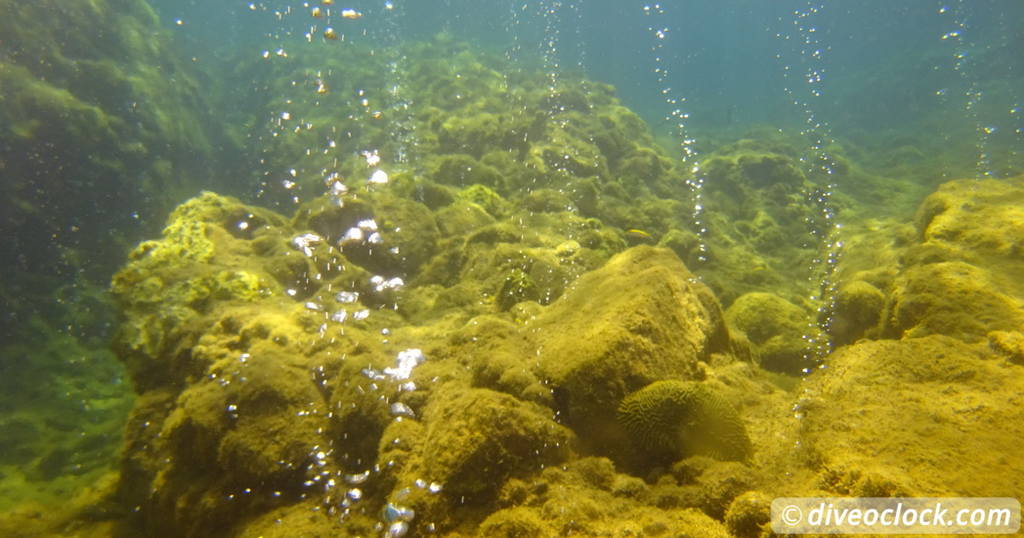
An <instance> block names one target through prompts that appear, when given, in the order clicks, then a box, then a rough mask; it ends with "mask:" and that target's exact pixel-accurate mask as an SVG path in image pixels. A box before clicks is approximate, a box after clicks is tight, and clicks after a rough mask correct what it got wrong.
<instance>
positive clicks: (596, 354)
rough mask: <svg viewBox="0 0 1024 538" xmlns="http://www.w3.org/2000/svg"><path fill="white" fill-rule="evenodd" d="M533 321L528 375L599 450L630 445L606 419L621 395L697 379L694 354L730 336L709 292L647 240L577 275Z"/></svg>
mask: <svg viewBox="0 0 1024 538" xmlns="http://www.w3.org/2000/svg"><path fill="white" fill-rule="evenodd" d="M533 325H534V327H536V330H537V335H538V339H539V344H540V348H539V349H540V355H539V357H538V360H539V368H538V376H539V377H540V378H542V379H545V380H547V382H548V383H550V386H551V387H552V389H553V390H554V396H555V401H556V405H557V409H558V411H559V413H560V416H561V417H562V419H563V420H565V422H566V424H568V425H570V426H571V427H573V428H574V429H575V430H576V432H577V433H578V434H580V436H581V437H582V438H583V441H584V442H585V443H587V444H589V445H590V446H591V447H592V449H595V450H599V451H602V452H601V453H605V454H607V453H608V451H610V450H611V451H621V452H622V453H628V452H629V451H630V444H629V441H628V439H627V438H626V437H625V436H624V434H623V433H622V432H621V430H620V427H619V426H618V425H617V422H616V410H617V409H618V406H619V402H620V401H621V400H622V399H623V398H624V397H625V396H626V395H627V394H629V393H630V392H633V391H635V390H637V389H639V388H641V387H643V386H645V385H648V384H650V383H652V382H654V381H657V380H659V379H668V378H675V379H700V378H702V377H703V375H704V374H703V371H702V369H701V366H700V363H701V362H702V361H706V360H707V359H708V358H709V357H710V356H711V354H712V353H726V354H727V353H729V351H730V349H731V345H732V344H731V341H730V338H729V333H728V330H727V329H726V327H725V323H724V320H723V318H722V312H721V308H720V307H719V305H718V301H717V300H715V298H714V296H713V295H711V292H710V291H709V290H708V289H707V288H706V287H704V286H703V284H700V283H699V282H698V281H697V280H696V279H694V278H693V277H692V275H691V274H690V273H689V271H687V269H686V267H685V266H684V265H683V264H682V262H680V261H679V259H678V258H677V257H676V256H675V255H674V254H673V253H672V252H671V251H669V250H667V249H660V248H655V247H649V246H641V247H634V248H631V249H628V250H626V251H625V252H622V253H620V254H618V255H616V256H614V257H613V258H611V259H610V260H609V261H608V262H607V263H606V264H605V265H604V266H603V267H601V268H599V269H597V270H595V271H591V272H590V273H587V274H585V275H583V276H582V277H580V278H579V279H578V280H576V282H575V283H574V284H573V285H572V287H571V289H570V290H569V291H567V292H566V294H565V295H563V296H562V297H561V298H560V299H559V300H558V301H556V302H554V303H553V304H552V305H551V306H549V307H548V308H547V309H546V310H545V311H544V312H543V313H542V314H541V315H540V316H538V318H537V320H536V322H535V323H534V324H533ZM567 335H572V336H571V337H567ZM622 455H623V454H620V456H622Z"/></svg>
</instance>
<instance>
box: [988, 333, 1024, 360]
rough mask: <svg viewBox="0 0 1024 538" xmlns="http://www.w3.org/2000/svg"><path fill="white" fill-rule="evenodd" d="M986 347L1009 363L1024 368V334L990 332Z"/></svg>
mask: <svg viewBox="0 0 1024 538" xmlns="http://www.w3.org/2000/svg"><path fill="white" fill-rule="evenodd" d="M988 345H989V347H990V348H992V349H993V350H995V351H996V352H997V353H999V354H1000V355H1002V356H1004V357H1006V358H1007V359H1008V360H1009V361H1010V362H1012V363H1014V364H1019V365H1021V366H1024V333H1021V332H1019V331H992V332H990V333H988Z"/></svg>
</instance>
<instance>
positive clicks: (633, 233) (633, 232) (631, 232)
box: [626, 228, 654, 242]
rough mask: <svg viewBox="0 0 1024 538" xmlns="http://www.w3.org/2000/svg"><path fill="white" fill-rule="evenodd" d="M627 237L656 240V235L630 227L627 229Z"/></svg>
mask: <svg viewBox="0 0 1024 538" xmlns="http://www.w3.org/2000/svg"><path fill="white" fill-rule="evenodd" d="M626 237H628V238H630V239H639V240H641V241H652V242H653V241H654V236H652V235H651V234H649V233H647V232H645V231H643V230H639V229H637V228H630V229H628V230H626Z"/></svg>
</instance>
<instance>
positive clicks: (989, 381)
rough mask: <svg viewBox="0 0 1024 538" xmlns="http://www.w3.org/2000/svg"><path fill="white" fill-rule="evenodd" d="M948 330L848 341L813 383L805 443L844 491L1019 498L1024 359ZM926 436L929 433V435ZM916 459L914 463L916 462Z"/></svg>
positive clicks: (828, 482) (823, 472) (826, 483)
mask: <svg viewBox="0 0 1024 538" xmlns="http://www.w3.org/2000/svg"><path fill="white" fill-rule="evenodd" d="M992 358H993V355H992V352H991V351H989V350H988V349H987V348H986V347H985V346H972V345H967V344H965V343H963V342H961V341H959V340H956V339H954V338H950V337H946V336H928V337H925V338H906V339H903V340H900V341H891V340H883V341H863V342H860V343H857V344H854V345H851V346H847V347H844V348H841V349H839V350H838V351H837V352H835V353H834V354H833V355H832V356H831V357H830V358H829V367H828V368H827V369H825V370H822V371H816V372H815V373H814V374H812V375H811V377H810V378H809V379H808V381H807V383H806V390H805V395H807V396H806V397H805V398H803V399H802V401H801V404H800V409H801V413H802V415H801V416H802V418H801V432H802V433H801V444H802V445H803V446H804V447H805V448H806V449H807V450H809V451H810V453H811V454H813V455H812V456H811V457H810V458H809V459H810V461H817V462H818V468H819V469H820V471H819V474H818V478H817V479H816V484H817V487H818V488H821V489H826V490H829V491H832V492H833V493H835V494H840V495H862V496H889V495H893V494H904V495H906V494H909V495H914V494H923V493H928V494H938V493H943V494H948V495H950V496H980V495H992V496H1008V497H1019V496H1020V495H1021V494H1022V489H1021V484H1024V461H1022V459H1021V455H1020V454H1021V452H1020V450H1018V445H1019V444H1020V439H1022V438H1024V429H1022V426H1021V425H1022V424H1024V421H1022V418H1024V411H1022V408H1021V406H1020V405H1019V404H1018V403H1017V402H1015V401H1014V399H1013V398H1007V395H1009V394H1017V393H1020V391H1022V390H1024V380H1022V378H1021V376H1020V372H1019V366H1016V365H1012V364H1009V363H1007V362H1004V361H999V360H992ZM923 440H926V441H923ZM908 462H913V465H912V466H908Z"/></svg>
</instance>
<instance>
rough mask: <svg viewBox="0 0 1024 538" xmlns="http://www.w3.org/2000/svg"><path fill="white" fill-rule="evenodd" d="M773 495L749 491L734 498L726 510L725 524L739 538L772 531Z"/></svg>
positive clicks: (755, 536)
mask: <svg viewBox="0 0 1024 538" xmlns="http://www.w3.org/2000/svg"><path fill="white" fill-rule="evenodd" d="M771 505H772V497H770V496H769V495H767V494H765V493H763V492H761V491H748V492H746V493H744V494H743V495H740V496H739V497H736V498H735V499H733V501H732V504H730V505H729V509H728V510H726V512H725V525H726V527H727V528H728V529H729V532H731V533H733V534H734V535H736V536H737V537H739V538H759V537H761V536H765V535H767V534H768V533H769V532H770V530H769V529H770V527H769V523H770V522H771Z"/></svg>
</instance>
